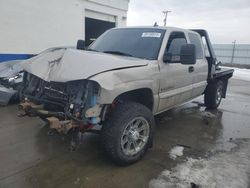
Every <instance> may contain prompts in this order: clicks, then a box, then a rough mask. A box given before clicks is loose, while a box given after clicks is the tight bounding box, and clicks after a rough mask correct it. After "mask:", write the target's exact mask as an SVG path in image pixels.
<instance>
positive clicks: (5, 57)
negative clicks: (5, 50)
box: [0, 54, 35, 63]
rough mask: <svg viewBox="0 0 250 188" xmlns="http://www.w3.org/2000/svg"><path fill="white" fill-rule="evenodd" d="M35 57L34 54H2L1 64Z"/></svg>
mask: <svg viewBox="0 0 250 188" xmlns="http://www.w3.org/2000/svg"><path fill="white" fill-rule="evenodd" d="M33 56H35V55H34V54H0V63H1V62H3V61H10V60H19V59H20V60H23V59H29V58H31V57H33Z"/></svg>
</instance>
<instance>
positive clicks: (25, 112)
mask: <svg viewBox="0 0 250 188" xmlns="http://www.w3.org/2000/svg"><path fill="white" fill-rule="evenodd" d="M19 112H20V113H19V116H39V117H40V118H42V119H43V120H44V121H46V122H47V123H48V124H49V127H50V129H53V130H56V131H57V132H58V133H60V134H67V133H68V132H69V131H70V130H71V129H73V128H78V129H79V130H80V131H81V132H86V131H88V130H90V129H91V128H92V127H93V126H94V125H95V124H97V123H99V122H100V121H101V119H100V118H99V116H100V115H101V107H100V106H98V105H96V106H94V107H92V108H89V109H88V110H87V111H86V114H85V115H86V117H87V118H89V120H90V121H89V122H88V123H86V122H85V123H84V122H82V121H77V120H75V119H74V118H72V116H71V115H68V114H67V113H65V112H54V111H48V110H45V109H44V105H43V104H39V105H37V104H34V103H33V102H30V101H25V102H22V103H20V104H19Z"/></svg>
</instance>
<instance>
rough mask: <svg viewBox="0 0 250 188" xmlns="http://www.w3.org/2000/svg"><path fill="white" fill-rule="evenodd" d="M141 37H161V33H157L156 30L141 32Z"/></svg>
mask: <svg viewBox="0 0 250 188" xmlns="http://www.w3.org/2000/svg"><path fill="white" fill-rule="evenodd" d="M141 37H154V38H160V37H161V33H157V32H146V33H142V35H141Z"/></svg>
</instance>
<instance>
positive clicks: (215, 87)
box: [204, 81, 224, 109]
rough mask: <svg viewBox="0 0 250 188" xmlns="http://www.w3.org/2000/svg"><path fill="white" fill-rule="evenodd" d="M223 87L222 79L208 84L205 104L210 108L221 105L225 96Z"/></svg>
mask: <svg viewBox="0 0 250 188" xmlns="http://www.w3.org/2000/svg"><path fill="white" fill-rule="evenodd" d="M223 87H224V86H223V82H222V81H218V82H215V83H210V84H208V86H207V88H206V91H205V95H204V101H205V106H206V107H207V108H208V109H216V108H217V107H218V106H219V105H220V103H221V100H222V97H223Z"/></svg>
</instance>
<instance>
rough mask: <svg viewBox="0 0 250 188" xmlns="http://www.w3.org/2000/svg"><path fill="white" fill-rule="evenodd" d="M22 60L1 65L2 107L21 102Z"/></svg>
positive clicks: (0, 87)
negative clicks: (13, 102)
mask: <svg viewBox="0 0 250 188" xmlns="http://www.w3.org/2000/svg"><path fill="white" fill-rule="evenodd" d="M20 63H21V60H13V61H6V62H3V63H1V64H0V105H7V104H9V102H10V101H11V100H12V101H18V100H19V89H20V88H21V84H22V81H23V72H22V71H23V69H22V67H21V65H20Z"/></svg>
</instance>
